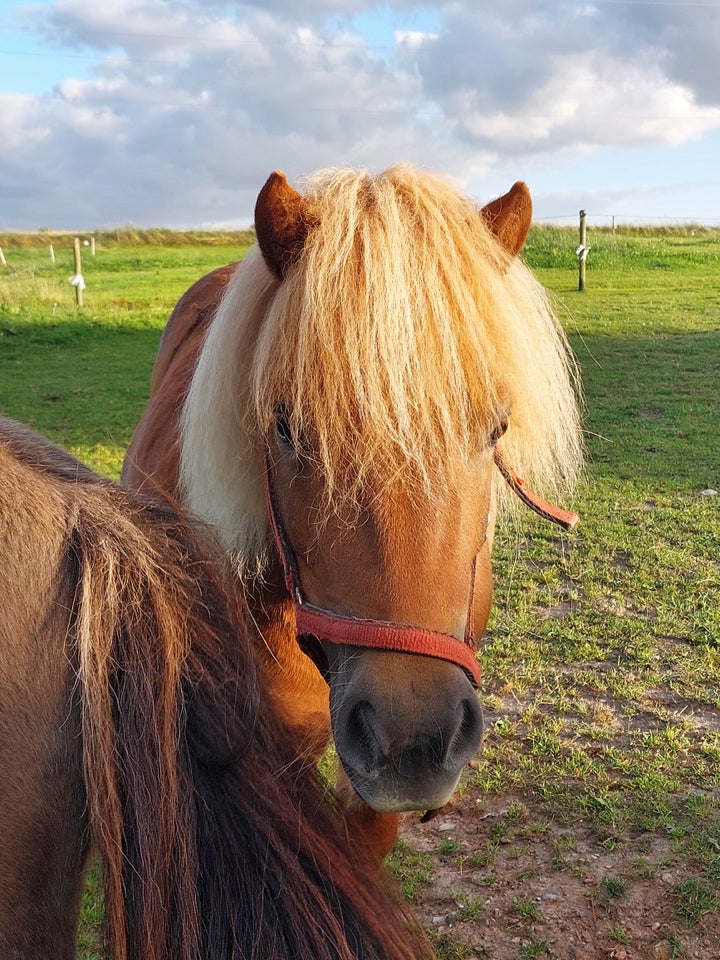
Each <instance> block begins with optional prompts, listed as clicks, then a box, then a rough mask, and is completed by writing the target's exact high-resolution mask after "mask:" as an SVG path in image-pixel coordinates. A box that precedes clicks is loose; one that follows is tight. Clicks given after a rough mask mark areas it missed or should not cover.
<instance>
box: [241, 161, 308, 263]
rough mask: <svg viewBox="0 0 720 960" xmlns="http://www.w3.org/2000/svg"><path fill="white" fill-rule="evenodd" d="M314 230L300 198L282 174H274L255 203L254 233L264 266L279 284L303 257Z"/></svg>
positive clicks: (279, 172)
mask: <svg viewBox="0 0 720 960" xmlns="http://www.w3.org/2000/svg"><path fill="white" fill-rule="evenodd" d="M311 226H312V219H311V218H308V216H307V215H306V212H305V201H304V199H303V197H302V196H301V194H299V193H298V192H297V190H294V189H293V188H292V187H291V186H290V184H289V183H288V182H287V179H286V177H285V174H284V173H282V172H281V171H280V170H276V171H275V173H271V174H270V176H269V177H268V179H267V181H266V183H265V186H264V187H263V188H262V190H261V191H260V193H259V194H258V198H257V202H256V203H255V233H256V235H257V240H258V245H259V247H260V250H261V252H262V255H263V257H264V258H265V263H266V264H267V265H268V267H269V269H270V270H271V271H272V273H274V274H275V276H276V277H277V278H278V279H279V280H282V279H283V277H284V276H285V274H286V273H287V270H288V268H289V267H291V266H292V264H293V263H295V262H296V260H297V259H298V257H299V256H300V252H301V250H302V248H303V244H304V243H305V239H306V238H307V235H308V231H309V230H310V227H311Z"/></svg>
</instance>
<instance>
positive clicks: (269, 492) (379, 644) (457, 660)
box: [263, 441, 579, 687]
mask: <svg viewBox="0 0 720 960" xmlns="http://www.w3.org/2000/svg"><path fill="white" fill-rule="evenodd" d="M263 448H264V455H265V499H266V502H267V511H268V519H269V520H270V527H271V529H272V533H273V538H274V540H275V545H276V547H277V550H278V553H279V554H280V559H281V561H282V566H283V573H284V576H285V586H286V587H287V591H288V593H289V594H290V597H291V598H292V601H293V604H294V605H295V622H296V628H295V629H296V632H297V636H298V640H300V638H301V637H307V636H309V637H313V638H315V640H320V641H327V642H330V643H347V644H350V645H351V646H356V647H371V648H374V649H376V650H395V651H400V652H403V653H417V654H423V655H424V656H429V657H437V658H439V659H440V660H448V661H449V662H450V663H454V664H456V665H457V666H459V667H461V668H462V669H463V670H465V672H466V673H467V674H468V677H469V679H470V681H471V683H472V684H473V685H474V686H476V687H477V686H479V685H480V677H481V674H480V664H479V663H478V661H477V657H476V656H475V654H476V651H477V646H476V643H475V636H474V632H473V615H472V614H473V599H474V589H475V565H476V559H477V558H476V559H475V560H473V562H472V564H471V571H470V596H469V600H468V616H467V621H466V624H467V625H466V628H465V637H464V640H462V641H460V640H458V639H457V638H456V637H453V636H451V635H450V634H446V633H440V631H438V630H429V629H426V628H424V627H414V626H410V625H408V624H401V623H388V622H386V621H383V620H362V619H358V618H356V617H348V616H344V615H343V614H339V613H333V612H332V611H331V610H325V609H323V608H322V607H317V606H315V605H314V604H312V603H308V602H307V601H306V600H304V598H303V594H302V587H301V584H300V576H299V574H298V569H297V562H296V560H295V554H294V552H293V548H292V546H291V544H290V542H289V541H288V538H287V534H286V532H285V528H284V526H283V523H282V518H281V516H280V511H279V510H278V505H277V500H276V496H275V487H274V484H273V478H272V464H271V460H270V449H269V446H268V444H267V441H265V443H264V444H263ZM495 463H496V465H497V467H498V469H499V470H500V472H501V473H502V475H503V477H504V478H505V479H506V480H507V482H508V483H509V484H510V486H511V487H512V489H513V490H514V491H515V493H517V495H518V496H519V497H520V498H521V499H522V501H523V502H524V503H525V504H527V506H529V507H530V509H531V510H534V511H535V512H536V513H538V514H540V516H542V517H544V518H545V519H547V520H552V521H553V522H554V523H557V524H559V525H560V526H561V527H563V528H564V529H565V530H571V529H572V528H573V527H574V526H575V524H576V523H577V522H578V520H579V517H578V515H577V514H575V513H570V512H568V511H566V510H561V509H559V508H558V507H554V506H552V504H549V503H546V502H545V501H544V500H542V499H540V497H538V496H537V495H536V494H534V493H532V491H530V490H528V489H527V488H526V487H525V485H524V483H523V481H522V480H521V479H520V477H518V475H517V474H516V473H515V472H514V471H513V470H512V468H511V467H509V466H508V465H507V464H506V463H505V460H504V459H503V455H502V453H501V451H500V449H499V447H497V446H496V448H495ZM303 649H306V647H305V645H303ZM306 652H308V654H309V655H310V656H312V657H313V659H315V660H316V662H317V659H316V657H315V656H313V651H312V649H309V650H308V649H306ZM318 666H320V664H318Z"/></svg>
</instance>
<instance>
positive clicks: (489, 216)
mask: <svg viewBox="0 0 720 960" xmlns="http://www.w3.org/2000/svg"><path fill="white" fill-rule="evenodd" d="M480 213H481V215H482V217H483V219H484V220H485V222H486V223H487V225H488V227H489V228H490V230H491V231H492V232H493V233H494V234H495V236H496V237H497V239H498V240H499V241H500V243H501V244H502V245H503V246H504V247H505V249H506V250H507V251H508V253H510V254H512V256H513V257H515V256H517V254H518V253H520V251H521V250H522V245H523V244H524V243H525V239H526V237H527V235H528V232H529V230H530V224H531V223H532V199H531V198H530V191H529V190H528V188H527V185H526V184H524V183H523V182H522V180H518V182H517V183H516V184H513V186H512V187H510V189H509V190H508V192H507V193H506V194H504V195H503V196H502V197H498V198H497V200H491V201H490V203H488V204H486V205H485V206H484V207H483V208H482V210H481V211H480Z"/></svg>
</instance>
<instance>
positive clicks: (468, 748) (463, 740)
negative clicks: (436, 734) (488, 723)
mask: <svg viewBox="0 0 720 960" xmlns="http://www.w3.org/2000/svg"><path fill="white" fill-rule="evenodd" d="M458 707H459V718H458V724H457V727H456V728H455V732H454V733H453V735H452V737H450V738H449V739H448V743H447V750H446V751H445V753H444V755H443V766H444V767H445V768H446V769H447V768H450V767H460V766H463V765H464V764H466V763H467V762H468V760H470V759H472V757H473V756H474V755H475V754H476V753H477V750H478V748H479V747H480V743H481V741H482V735H483V713H482V706H481V705H480V701H479V700H478V698H477V697H474V696H473V697H468V698H466V699H464V700H462V701H461V702H460V704H459V705H458Z"/></svg>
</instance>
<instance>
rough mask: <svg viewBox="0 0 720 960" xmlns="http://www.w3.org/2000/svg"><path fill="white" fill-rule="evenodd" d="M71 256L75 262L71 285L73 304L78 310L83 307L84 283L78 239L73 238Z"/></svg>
mask: <svg viewBox="0 0 720 960" xmlns="http://www.w3.org/2000/svg"><path fill="white" fill-rule="evenodd" d="M73 255H74V261H75V276H74V277H73V278H72V281H71V283H72V285H73V286H74V287H75V304H76V306H77V307H78V308H80V307H82V305H83V289H84V287H85V281H84V280H83V275H82V258H81V256H80V237H75V240H74V242H73Z"/></svg>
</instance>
